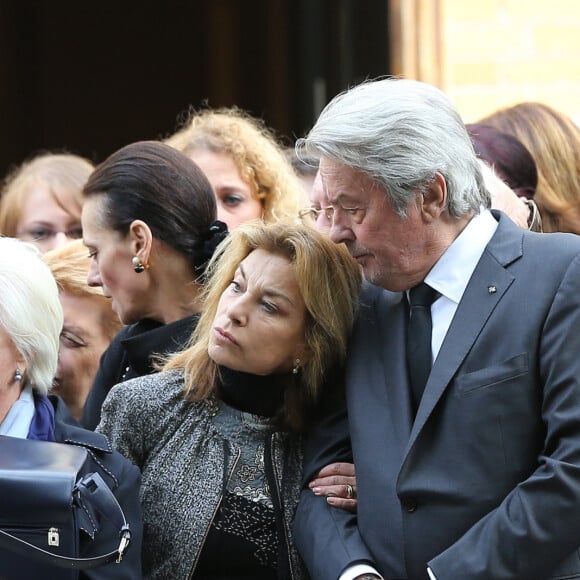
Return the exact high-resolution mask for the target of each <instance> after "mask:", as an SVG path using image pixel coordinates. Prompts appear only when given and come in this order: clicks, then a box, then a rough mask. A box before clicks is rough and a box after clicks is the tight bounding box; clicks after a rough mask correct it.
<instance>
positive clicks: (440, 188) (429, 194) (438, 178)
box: [421, 172, 447, 221]
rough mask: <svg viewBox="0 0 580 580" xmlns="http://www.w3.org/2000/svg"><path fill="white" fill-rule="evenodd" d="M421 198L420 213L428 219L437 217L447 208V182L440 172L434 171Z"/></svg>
mask: <svg viewBox="0 0 580 580" xmlns="http://www.w3.org/2000/svg"><path fill="white" fill-rule="evenodd" d="M421 198H422V199H421V214H422V215H423V216H425V218H426V219H427V220H429V221H432V220H433V219H437V218H438V217H439V216H440V215H441V212H443V210H445V209H446V208H447V183H446V182H445V178H444V177H443V175H441V173H438V172H437V173H435V175H434V176H433V180H432V181H431V183H429V185H428V186H427V190H426V191H425V192H424V193H423V195H422V196H421Z"/></svg>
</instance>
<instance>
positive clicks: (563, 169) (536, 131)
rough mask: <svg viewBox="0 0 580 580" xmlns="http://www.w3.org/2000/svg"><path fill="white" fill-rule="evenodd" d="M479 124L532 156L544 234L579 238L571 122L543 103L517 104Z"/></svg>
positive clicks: (577, 159) (579, 138) (579, 181)
mask: <svg viewBox="0 0 580 580" xmlns="http://www.w3.org/2000/svg"><path fill="white" fill-rule="evenodd" d="M480 122H481V123H484V124H486V125H491V126H492V127H496V128H497V129H499V130H500V131H503V132H504V133H508V134H510V135H513V136H514V137H516V138H517V139H519V140H520V142H521V143H522V144H523V145H524V146H525V147H526V148H527V149H528V151H529V152H530V153H531V154H532V157H533V158H534V161H535V162H536V167H537V170H538V186H537V188H536V193H535V195H534V200H535V202H536V203H537V205H538V208H539V210H540V214H541V216H542V222H543V229H544V231H545V232H555V231H561V232H572V233H576V234H580V128H578V126H577V125H576V124H575V123H574V121H572V119H570V118H569V117H567V116H566V115H564V114H563V113H560V112H559V111H557V110H555V109H553V108H551V107H549V106H548V105H545V104H543V103H520V104H518V105H514V106H512V107H507V108H505V109H501V110H499V111H496V112H495V113H492V114H491V115H489V116H487V117H485V118H483V119H481V121H480Z"/></svg>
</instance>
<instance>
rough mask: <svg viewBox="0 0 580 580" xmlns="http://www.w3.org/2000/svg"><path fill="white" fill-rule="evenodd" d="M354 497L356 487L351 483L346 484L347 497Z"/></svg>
mask: <svg viewBox="0 0 580 580" xmlns="http://www.w3.org/2000/svg"><path fill="white" fill-rule="evenodd" d="M353 497H354V488H353V487H352V485H350V483H347V484H346V499H352V498H353Z"/></svg>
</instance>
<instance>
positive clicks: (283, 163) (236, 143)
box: [165, 107, 305, 230]
mask: <svg viewBox="0 0 580 580" xmlns="http://www.w3.org/2000/svg"><path fill="white" fill-rule="evenodd" d="M165 142H166V143H167V144H168V145H171V146H172V147H174V148H176V149H178V150H179V151H182V152H183V153H185V154H186V155H187V156H188V157H189V158H190V159H192V160H193V161H194V162H195V163H197V165H199V167H200V168H201V170H202V171H203V172H204V173H205V174H206V176H207V177H208V179H209V181H210V183H211V185H212V187H213V189H214V192H215V195H216V199H217V205H218V219H219V220H221V221H223V222H225V223H226V224H227V225H228V229H230V230H232V229H233V228H235V227H236V226H238V225H239V224H240V223H243V222H245V221H247V220H250V219H255V218H262V219H263V220H264V221H265V222H273V221H276V220H279V219H282V218H295V217H296V216H297V215H298V212H299V210H300V209H301V208H302V207H303V206H304V203H305V198H304V193H303V189H302V185H301V182H300V180H299V178H298V177H297V175H296V173H295V171H294V169H293V168H292V166H291V164H290V162H289V161H288V159H287V157H286V155H285V154H284V149H283V148H282V147H281V146H280V145H279V144H278V142H277V140H276V138H275V136H274V134H273V132H272V131H271V130H270V129H268V128H267V127H266V125H265V124H264V123H263V122H262V121H261V120H260V119H257V118H254V117H252V116H250V115H249V114H248V113H245V112H244V111H242V110H241V109H238V108H236V107H233V108H221V109H204V110H201V111H194V112H193V113H192V114H191V115H190V117H189V119H188V120H187V122H186V123H185V124H184V125H183V127H182V128H181V129H179V130H178V131H177V132H176V133H175V134H174V135H172V136H171V137H169V138H168V139H167V140H166V141H165Z"/></svg>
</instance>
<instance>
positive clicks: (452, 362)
mask: <svg viewBox="0 0 580 580" xmlns="http://www.w3.org/2000/svg"><path fill="white" fill-rule="evenodd" d="M498 215H500V214H496V213H495V212H494V216H495V217H496V219H497V217H498ZM522 239H523V231H522V230H520V229H519V228H518V227H517V226H516V225H514V224H513V222H511V220H509V218H507V217H506V216H503V215H501V217H500V223H499V225H498V228H497V230H496V232H495V234H494V236H493V238H492V239H491V240H490V242H489V244H488V246H487V248H486V249H485V251H484V253H483V255H482V257H481V259H480V260H479V263H478V264H477V267H476V268H475V271H474V272H473V274H472V276H471V279H470V280H469V283H468V285H467V288H466V289H465V292H464V294H463V297H462V299H461V302H460V303H459V306H458V308H457V311H456V313H455V316H454V317H453V320H452V321H451V325H450V327H449V330H448V331H447V334H446V336H445V340H444V341H443V344H442V345H441V349H440V351H439V355H438V356H437V359H436V360H435V363H434V364H433V369H432V370H431V374H430V376H429V379H428V381H427V384H426V386H425V392H424V394H423V398H422V399H421V404H420V405H419V409H418V411H417V416H416V418H415V422H414V424H413V428H412V430H411V436H410V438H409V443H408V446H407V453H408V452H409V450H410V449H411V447H412V446H413V444H414V442H415V440H416V438H417V435H418V434H419V432H420V431H421V429H422V428H423V426H424V425H425V423H426V421H427V419H428V418H429V415H430V414H431V413H432V412H433V409H434V407H435V405H436V404H437V402H438V401H439V399H440V398H441V396H442V394H443V393H444V392H445V389H446V388H447V386H448V385H449V382H450V381H451V379H452V378H453V376H454V375H455V373H456V372H457V369H458V368H459V367H460V365H461V364H462V362H463V361H464V359H465V357H466V356H467V354H468V353H469V351H470V350H471V347H472V346H473V344H474V342H475V341H476V340H477V337H478V336H479V334H480V332H481V330H482V328H483V327H484V326H485V324H486V322H487V320H488V319H489V317H490V316H491V314H492V312H493V310H494V309H495V307H496V306H497V304H498V302H499V301H500V300H501V298H502V296H503V295H504V294H505V292H506V291H507V289H508V288H509V287H510V285H511V284H512V282H513V280H514V277H513V275H512V274H511V273H510V272H509V271H508V270H506V266H507V265H509V264H510V263H512V262H513V261H514V260H516V259H518V258H520V257H521V255H522ZM518 240H519V243H518Z"/></svg>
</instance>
